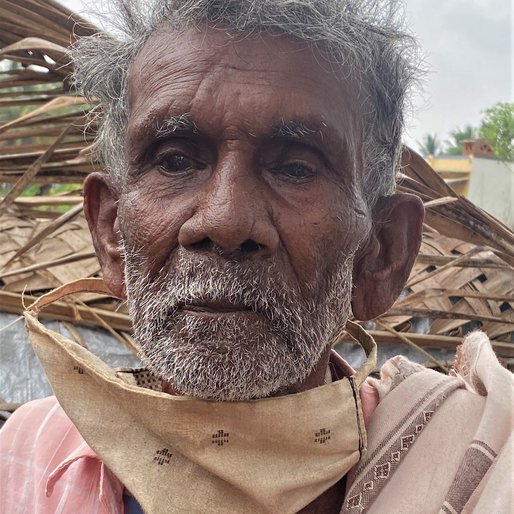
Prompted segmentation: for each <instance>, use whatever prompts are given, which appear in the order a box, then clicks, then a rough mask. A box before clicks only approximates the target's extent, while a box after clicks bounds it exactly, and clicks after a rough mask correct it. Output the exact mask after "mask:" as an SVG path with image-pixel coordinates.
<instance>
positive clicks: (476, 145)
mask: <svg viewBox="0 0 514 514" xmlns="http://www.w3.org/2000/svg"><path fill="white" fill-rule="evenodd" d="M462 150H463V155H437V156H433V155H429V156H428V157H427V159H426V160H427V162H428V163H429V164H430V166H432V168H433V169H434V170H435V171H436V172H437V173H439V175H440V176H441V177H442V178H443V179H444V180H445V181H446V182H447V183H448V185H450V186H451V188H452V189H453V190H454V191H456V192H457V193H458V194H460V195H463V196H465V197H467V198H469V200H471V201H472V202H473V203H474V204H475V205H478V206H479V207H481V208H482V209H484V210H486V211H487V212H489V213H490V214H492V215H493V216H494V217H495V218H497V219H498V220H500V221H502V222H503V223H505V224H506V225H507V226H508V227H510V228H511V229H512V228H514V162H506V161H501V160H500V159H498V158H496V157H494V154H493V150H492V149H491V147H490V146H489V145H488V144H487V143H486V142H485V141H484V140H482V139H476V140H475V139H473V140H466V141H464V142H463V149H462Z"/></svg>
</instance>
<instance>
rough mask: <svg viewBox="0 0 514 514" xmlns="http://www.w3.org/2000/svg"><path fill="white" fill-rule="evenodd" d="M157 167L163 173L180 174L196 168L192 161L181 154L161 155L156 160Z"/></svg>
mask: <svg viewBox="0 0 514 514" xmlns="http://www.w3.org/2000/svg"><path fill="white" fill-rule="evenodd" d="M158 166H159V168H160V169H161V170H162V171H163V172H164V173H172V174H176V173H178V174H180V173H185V172H187V171H190V170H192V169H194V168H196V167H197V164H196V163H195V161H193V159H191V158H189V157H187V156H186V155H184V154H181V153H174V154H168V155H163V156H162V157H161V158H160V159H159V160H158Z"/></svg>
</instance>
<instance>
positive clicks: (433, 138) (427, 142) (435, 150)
mask: <svg viewBox="0 0 514 514" xmlns="http://www.w3.org/2000/svg"><path fill="white" fill-rule="evenodd" d="M418 146H419V150H420V152H421V155H422V156H423V157H428V156H429V155H437V154H439V153H441V150H442V147H443V145H442V142H441V141H440V140H439V138H438V137H437V134H425V135H424V136H423V139H422V140H421V141H418Z"/></svg>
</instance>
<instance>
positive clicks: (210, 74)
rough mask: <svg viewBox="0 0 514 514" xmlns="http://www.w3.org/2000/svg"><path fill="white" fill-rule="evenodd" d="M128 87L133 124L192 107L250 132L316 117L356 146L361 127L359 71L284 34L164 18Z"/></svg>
mask: <svg viewBox="0 0 514 514" xmlns="http://www.w3.org/2000/svg"><path fill="white" fill-rule="evenodd" d="M128 87H129V110H130V118H131V120H132V126H131V127H130V126H129V132H130V131H131V130H132V131H134V129H135V128H136V127H137V130H138V131H139V132H141V131H143V132H144V131H145V127H147V128H149V123H150V122H151V120H158V119H159V118H165V117H173V116H180V115H183V114H185V113H187V114H188V115H189V114H193V115H194V116H193V117H194V118H195V120H196V119H197V118H203V120H204V121H208V120H212V126H213V127H214V125H215V122H216V120H223V122H224V123H225V124H229V123H245V124H247V125H248V126H247V127H246V128H247V129H248V130H250V131H253V132H255V131H258V130H259V128H261V129H262V130H265V129H266V128H267V127H269V126H271V125H274V124H276V123H277V122H280V121H284V120H288V119H308V120H315V121H317V123H315V125H316V124H317V125H320V126H321V125H323V126H327V127H330V129H331V130H330V131H332V132H335V133H338V134H339V137H340V139H343V140H345V141H346V142H347V143H350V142H351V144H352V145H354V146H355V145H357V146H358V144H359V140H360V138H359V137H356V135H357V134H361V133H362V112H363V109H362V107H361V104H362V101H361V94H360V81H359V80H357V78H356V76H355V74H354V73H353V72H352V71H351V70H350V69H347V68H344V67H342V66H339V65H337V66H336V65H335V64H333V63H331V62H330V61H329V60H328V59H327V57H326V55H325V53H324V52H323V51H322V50H321V49H320V48H318V47H316V46H313V45H311V44H309V43H307V42H302V41H299V40H296V39H293V38H290V37H286V36H284V35H278V34H272V33H262V32H261V33H258V34H250V35H245V36H243V35H241V34H236V35H234V34H231V33H230V32H229V31H228V30H224V29H220V28H217V29H212V28H208V27H206V26H203V27H192V28H187V29H183V30H180V31H178V30H175V29H170V28H169V27H166V26H161V27H160V28H159V29H158V30H156V31H155V32H154V33H153V34H152V36H151V37H150V38H149V39H148V41H147V42H146V44H145V45H144V47H143V48H142V50H141V51H140V53H139V54H138V56H137V57H136V59H135V60H134V62H133V64H132V66H131V69H130V73H129V82H128ZM195 109H196V111H200V112H196V114H195V113H194V112H192V111H195ZM207 113H208V114H207ZM207 118H208V120H207ZM235 118H238V119H237V121H234V120H235ZM248 118H251V119H248ZM216 129H219V126H217V127H216ZM328 132H329V130H327V136H328ZM356 153H358V152H356Z"/></svg>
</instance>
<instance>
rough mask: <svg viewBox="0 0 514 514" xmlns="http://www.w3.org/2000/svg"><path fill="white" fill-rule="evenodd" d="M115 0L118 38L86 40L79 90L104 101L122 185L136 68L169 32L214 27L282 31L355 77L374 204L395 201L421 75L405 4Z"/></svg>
mask: <svg viewBox="0 0 514 514" xmlns="http://www.w3.org/2000/svg"><path fill="white" fill-rule="evenodd" d="M113 1H114V3H115V5H116V8H117V12H116V31H115V33H114V35H109V34H105V33H103V34H97V35H95V36H89V37H83V38H81V39H80V40H79V41H78V43H76V44H75V45H74V48H73V49H72V55H73V60H74V65H75V76H74V80H75V84H76V85H77V87H78V89H79V90H80V91H81V93H82V94H84V95H85V96H86V97H87V98H91V99H93V98H94V99H95V100H97V101H99V103H100V104H99V108H100V113H101V114H100V116H99V123H100V126H99V130H98V135H97V140H96V150H97V154H98V156H99V159H100V160H101V161H102V163H103V165H104V166H105V169H106V170H107V171H108V172H109V173H110V174H111V175H112V176H113V178H114V179H115V180H116V181H118V182H119V183H123V176H124V169H125V155H124V154H125V134H126V126H127V119H128V106H127V76H128V73H129V68H130V65H131V63H132V62H133V60H134V59H135V57H136V55H137V54H138V52H139V51H140V50H141V48H142V47H143V45H144V44H145V42H146V40H147V39H148V38H149V36H150V35H151V34H152V33H153V32H154V31H155V30H156V29H157V28H158V27H159V26H160V25H162V24H164V23H166V24H168V25H169V26H170V27H172V28H176V29H179V30H181V29H184V28H186V27H189V26H193V25H195V24H198V23H199V22H207V23H208V24H209V25H210V26H220V25H223V26H228V27H229V28H230V29H231V30H234V31H236V32H241V33H244V34H246V33H258V32H264V31H273V32H275V33H276V32H278V33H282V34H284V35H287V36H290V37H293V38H296V39H298V40H300V41H304V42H307V43H309V44H312V45H317V46H319V47H320V48H322V49H323V51H324V54H325V55H326V56H327V58H328V59H329V60H330V62H331V63H333V64H335V65H344V66H346V67H350V68H351V69H352V70H355V72H356V73H358V76H359V77H360V80H361V84H360V88H361V94H363V95H364V98H365V100H366V102H365V105H366V108H365V109H363V110H364V111H365V112H363V113H362V116H363V133H362V140H361V143H362V149H363V150H362V161H363V162H362V165H363V169H364V192H363V193H364V197H365V199H366V201H367V203H368V205H369V206H370V207H372V206H373V205H374V204H375V203H376V201H377V200H378V199H379V198H380V197H381V196H386V195H390V194H392V192H393V191H394V187H395V178H396V171H397V169H398V167H399V162H400V157H401V152H402V144H401V137H402V132H403V126H404V109H405V104H406V100H407V98H408V93H409V91H410V89H411V87H412V85H413V84H414V83H415V81H416V78H417V77H418V76H419V59H418V48H417V44H416V41H415V40H414V39H413V37H412V36H411V35H409V33H408V32H407V31H406V28H405V26H404V21H403V17H402V13H401V9H399V2H398V0H153V1H144V0H143V1H141V0H113ZM97 112H98V111H97ZM97 119H98V118H97ZM352 146H353V145H352ZM354 158H356V156H354ZM355 165H357V163H355Z"/></svg>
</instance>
